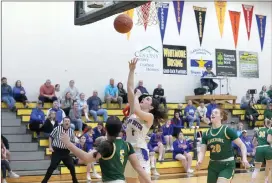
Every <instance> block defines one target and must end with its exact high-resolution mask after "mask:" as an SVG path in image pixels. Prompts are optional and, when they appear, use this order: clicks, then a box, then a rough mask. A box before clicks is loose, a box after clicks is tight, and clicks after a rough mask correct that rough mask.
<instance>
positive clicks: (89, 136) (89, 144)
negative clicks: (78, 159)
mask: <svg viewBox="0 0 272 183" xmlns="http://www.w3.org/2000/svg"><path fill="white" fill-rule="evenodd" d="M93 134H94V131H93V128H92V127H91V126H88V130H87V132H86V133H85V134H84V136H85V137H86V146H87V149H89V150H92V149H93V145H94V139H93Z"/></svg>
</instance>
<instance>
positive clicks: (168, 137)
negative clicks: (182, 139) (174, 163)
mask: <svg viewBox="0 0 272 183" xmlns="http://www.w3.org/2000/svg"><path fill="white" fill-rule="evenodd" d="M162 134H163V137H164V139H165V142H166V151H169V150H171V151H172V150H173V137H172V134H173V125H172V124H171V120H167V122H166V123H165V124H164V125H162Z"/></svg>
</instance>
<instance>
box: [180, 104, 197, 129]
mask: <svg viewBox="0 0 272 183" xmlns="http://www.w3.org/2000/svg"><path fill="white" fill-rule="evenodd" d="M184 113H185V115H186V120H187V121H188V122H189V128H191V127H192V126H193V125H194V121H196V123H197V125H196V126H200V119H199V117H197V115H196V108H195V106H193V104H192V101H191V100H188V105H187V106H186V107H185V109H184Z"/></svg>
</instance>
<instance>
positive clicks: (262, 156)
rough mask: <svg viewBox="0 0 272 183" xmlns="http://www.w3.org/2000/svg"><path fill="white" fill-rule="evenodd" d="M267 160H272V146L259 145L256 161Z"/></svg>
mask: <svg viewBox="0 0 272 183" xmlns="http://www.w3.org/2000/svg"><path fill="white" fill-rule="evenodd" d="M265 160H272V147H271V146H263V147H257V148H256V155H255V162H259V163H263V162H264V161H265Z"/></svg>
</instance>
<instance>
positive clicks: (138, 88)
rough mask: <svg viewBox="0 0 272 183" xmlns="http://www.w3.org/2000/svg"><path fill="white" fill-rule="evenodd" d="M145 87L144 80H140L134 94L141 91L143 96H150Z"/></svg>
mask: <svg viewBox="0 0 272 183" xmlns="http://www.w3.org/2000/svg"><path fill="white" fill-rule="evenodd" d="M143 85H144V82H143V80H140V81H139V83H138V86H137V87H136V88H135V90H134V92H135V93H136V91H137V90H140V91H141V93H142V94H147V95H149V93H148V91H147V89H146V88H145V87H144V86H143Z"/></svg>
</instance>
